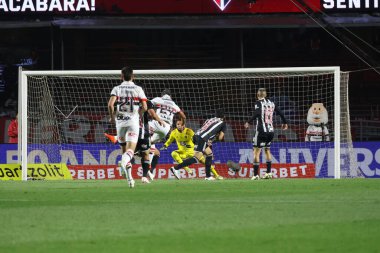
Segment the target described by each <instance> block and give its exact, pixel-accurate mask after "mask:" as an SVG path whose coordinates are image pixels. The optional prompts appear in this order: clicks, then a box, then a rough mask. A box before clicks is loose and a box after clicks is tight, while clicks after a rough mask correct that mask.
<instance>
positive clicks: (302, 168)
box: [67, 163, 315, 180]
mask: <svg viewBox="0 0 380 253" xmlns="http://www.w3.org/2000/svg"><path fill="white" fill-rule="evenodd" d="M171 166H173V165H172V164H159V165H157V168H156V177H155V178H156V179H174V176H173V175H172V174H171V172H169V169H170V167H171ZM240 166H241V167H242V169H241V170H240V171H239V172H238V173H235V172H233V171H232V170H229V169H228V167H227V165H226V164H215V169H216V171H217V172H218V173H219V175H221V176H223V177H224V178H251V177H252V176H253V168H252V165H251V164H240ZM265 166H266V165H265V164H263V165H262V166H260V175H261V176H263V175H264V174H265V172H266V167H265ZM67 167H68V168H69V170H70V172H71V175H72V177H73V179H78V180H84V179H88V180H91V179H100V180H102V179H124V177H123V176H122V175H121V168H120V167H118V166H116V165H68V166H67ZM190 167H191V169H192V170H193V174H192V175H189V174H188V173H187V172H186V171H185V170H183V169H181V170H179V172H180V176H181V179H192V178H204V177H205V176H206V171H205V167H204V165H203V164H194V165H192V166H190ZM272 173H273V177H274V178H314V177H315V165H314V164H311V163H307V164H280V163H278V164H276V163H274V164H272ZM132 176H133V177H134V178H135V179H136V178H141V177H142V168H141V165H140V164H135V165H133V169H132Z"/></svg>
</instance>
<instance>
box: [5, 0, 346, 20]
mask: <svg viewBox="0 0 380 253" xmlns="http://www.w3.org/2000/svg"><path fill="white" fill-rule="evenodd" d="M329 1H330V0H329ZM331 1H332V0H331ZM340 1H341V0H340ZM305 2H306V3H307V4H308V5H309V7H310V8H312V9H314V10H315V11H318V10H319V9H320V0H305ZM294 12H302V11H301V10H300V9H299V7H298V6H297V5H295V4H294V3H293V1H290V0H256V1H248V0H180V1H179V0H139V1H136V0H123V1H120V0H59V1H46V0H33V1H31V0H7V1H5V0H0V13H8V14H11V13H13V14H16V13H17V14H20V15H27V14H30V13H35V14H38V15H40V16H41V15H49V14H62V15H71V14H73V15H84V16H88V15H92V14H94V15H125V14H132V15H138V14H253V13H294Z"/></svg>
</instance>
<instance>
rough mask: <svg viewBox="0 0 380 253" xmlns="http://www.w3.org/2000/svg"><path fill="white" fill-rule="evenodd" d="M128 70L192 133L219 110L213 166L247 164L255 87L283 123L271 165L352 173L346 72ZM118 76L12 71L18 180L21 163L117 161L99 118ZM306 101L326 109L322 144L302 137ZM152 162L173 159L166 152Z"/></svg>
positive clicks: (342, 174)
mask: <svg viewBox="0 0 380 253" xmlns="http://www.w3.org/2000/svg"><path fill="white" fill-rule="evenodd" d="M134 74H135V83H136V84H137V85H141V86H143V88H144V91H145V93H146V95H147V97H148V98H149V99H152V98H154V97H157V96H160V94H161V91H162V90H163V89H170V90H171V93H172V98H173V100H174V101H175V102H176V103H177V104H178V105H179V106H180V108H181V109H182V110H183V111H184V112H185V114H186V115H187V116H188V121H187V126H188V127H190V128H192V129H194V130H197V128H198V127H199V126H200V124H201V122H202V121H203V120H204V119H206V118H207V117H209V116H210V115H212V114H213V112H214V111H215V109H217V108H223V109H224V110H225V112H226V121H227V132H226V141H225V142H222V143H215V145H213V148H214V149H215V150H214V153H215V160H214V162H215V163H220V164H225V163H226V162H227V159H228V160H234V161H236V162H239V163H241V164H250V163H252V159H253V156H252V144H251V141H252V137H253V128H250V129H248V130H246V129H244V127H242V126H243V125H244V122H245V121H247V120H248V119H249V117H250V116H251V115H252V111H253V107H254V102H255V101H256V92H257V89H258V88H261V87H264V88H266V89H267V92H268V98H269V99H272V100H274V102H275V103H276V104H277V105H278V106H279V108H280V109H282V110H283V111H284V114H285V116H286V118H287V119H288V121H289V127H290V129H289V130H288V131H283V130H281V129H280V125H281V122H280V121H279V118H278V117H277V116H276V117H275V119H274V123H275V138H274V141H273V144H272V148H271V150H272V154H273V164H289V166H292V165H294V164H303V163H305V164H311V163H312V164H314V165H315V176H316V177H328V178H341V177H356V176H359V175H360V171H358V169H357V167H356V166H355V157H354V156H355V154H354V152H353V149H352V139H351V132H350V121H349V105H348V73H344V72H341V71H340V68H339V67H292V68H242V69H183V70H182V69H181V70H135V71H134ZM120 76H121V71H120V70H104V71H102V70H96V71H88V70H85V71H27V70H26V71H25V70H22V69H20V75H19V101H20V103H19V121H20V122H19V132H20V133H21V138H20V140H19V147H20V149H19V153H18V159H19V163H20V164H21V165H22V179H23V180H27V166H28V164H33V163H67V164H70V165H85V164H116V163H117V160H118V159H119V157H120V155H121V154H120V151H119V149H120V148H118V146H117V145H113V146H112V144H110V143H107V142H106V139H105V138H104V136H103V132H109V133H115V131H114V130H115V129H114V126H111V125H110V124H108V121H107V119H108V112H107V102H108V99H109V96H110V92H111V90H112V88H113V87H114V86H116V85H119V84H120V83H121V80H120ZM314 104H318V105H320V106H322V107H321V108H323V107H324V108H326V110H327V113H328V119H327V122H326V123H324V124H322V128H323V127H324V128H325V129H326V133H327V132H328V134H326V133H324V132H323V131H322V132H323V134H322V135H326V136H324V137H323V138H324V139H323V141H305V140H306V138H305V136H306V132H307V131H308V130H307V129H308V127H309V126H310V124H309V123H308V121H307V114H308V110H309V109H310V107H311V106H312V105H314ZM322 128H321V129H322ZM313 134H315V133H313ZM174 145H175V144H172V146H174ZM173 148H174V147H173ZM262 153H264V152H262ZM159 162H160V163H173V160H172V159H171V157H170V152H169V154H167V153H166V154H163V156H162V158H161V160H160V161H159ZM262 162H263V163H265V158H264V156H263V157H262ZM280 172H281V169H280V168H279V169H278V173H280ZM286 173H288V172H286ZM279 177H280V176H279Z"/></svg>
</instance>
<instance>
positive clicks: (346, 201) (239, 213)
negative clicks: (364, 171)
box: [0, 179, 380, 253]
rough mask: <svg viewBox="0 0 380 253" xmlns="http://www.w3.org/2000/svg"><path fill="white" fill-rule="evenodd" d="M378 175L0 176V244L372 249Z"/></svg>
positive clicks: (19, 247)
mask: <svg viewBox="0 0 380 253" xmlns="http://www.w3.org/2000/svg"><path fill="white" fill-rule="evenodd" d="M379 183H380V182H379V181H378V180H369V179H350V180H348V179H347V180H344V179H343V180H333V179H330V180H322V179H312V180H270V181H269V180H266V181H265V180H261V181H255V182H253V181H250V180H225V181H215V182H205V181H203V180H181V181H174V180H156V181H154V182H153V183H152V184H149V185H142V184H141V183H140V182H138V183H137V185H136V187H135V188H134V189H129V188H127V184H126V181H121V180H119V181H116V180H115V181H65V182H63V181H61V182H53V181H32V182H10V181H8V182H6V181H3V182H0V210H1V212H0V215H1V216H0V217H1V218H0V220H1V228H0V238H1V240H0V241H1V242H0V252H2V253H5V252H55V253H57V252H379V251H380V246H379V244H378V242H377V240H378V239H379V238H380V211H379V210H380V184H379Z"/></svg>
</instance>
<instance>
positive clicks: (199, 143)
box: [193, 135, 207, 152]
mask: <svg viewBox="0 0 380 253" xmlns="http://www.w3.org/2000/svg"><path fill="white" fill-rule="evenodd" d="M193 142H194V151H198V152H203V151H205V149H206V148H207V141H205V140H204V139H203V138H202V137H200V136H199V135H194V136H193Z"/></svg>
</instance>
